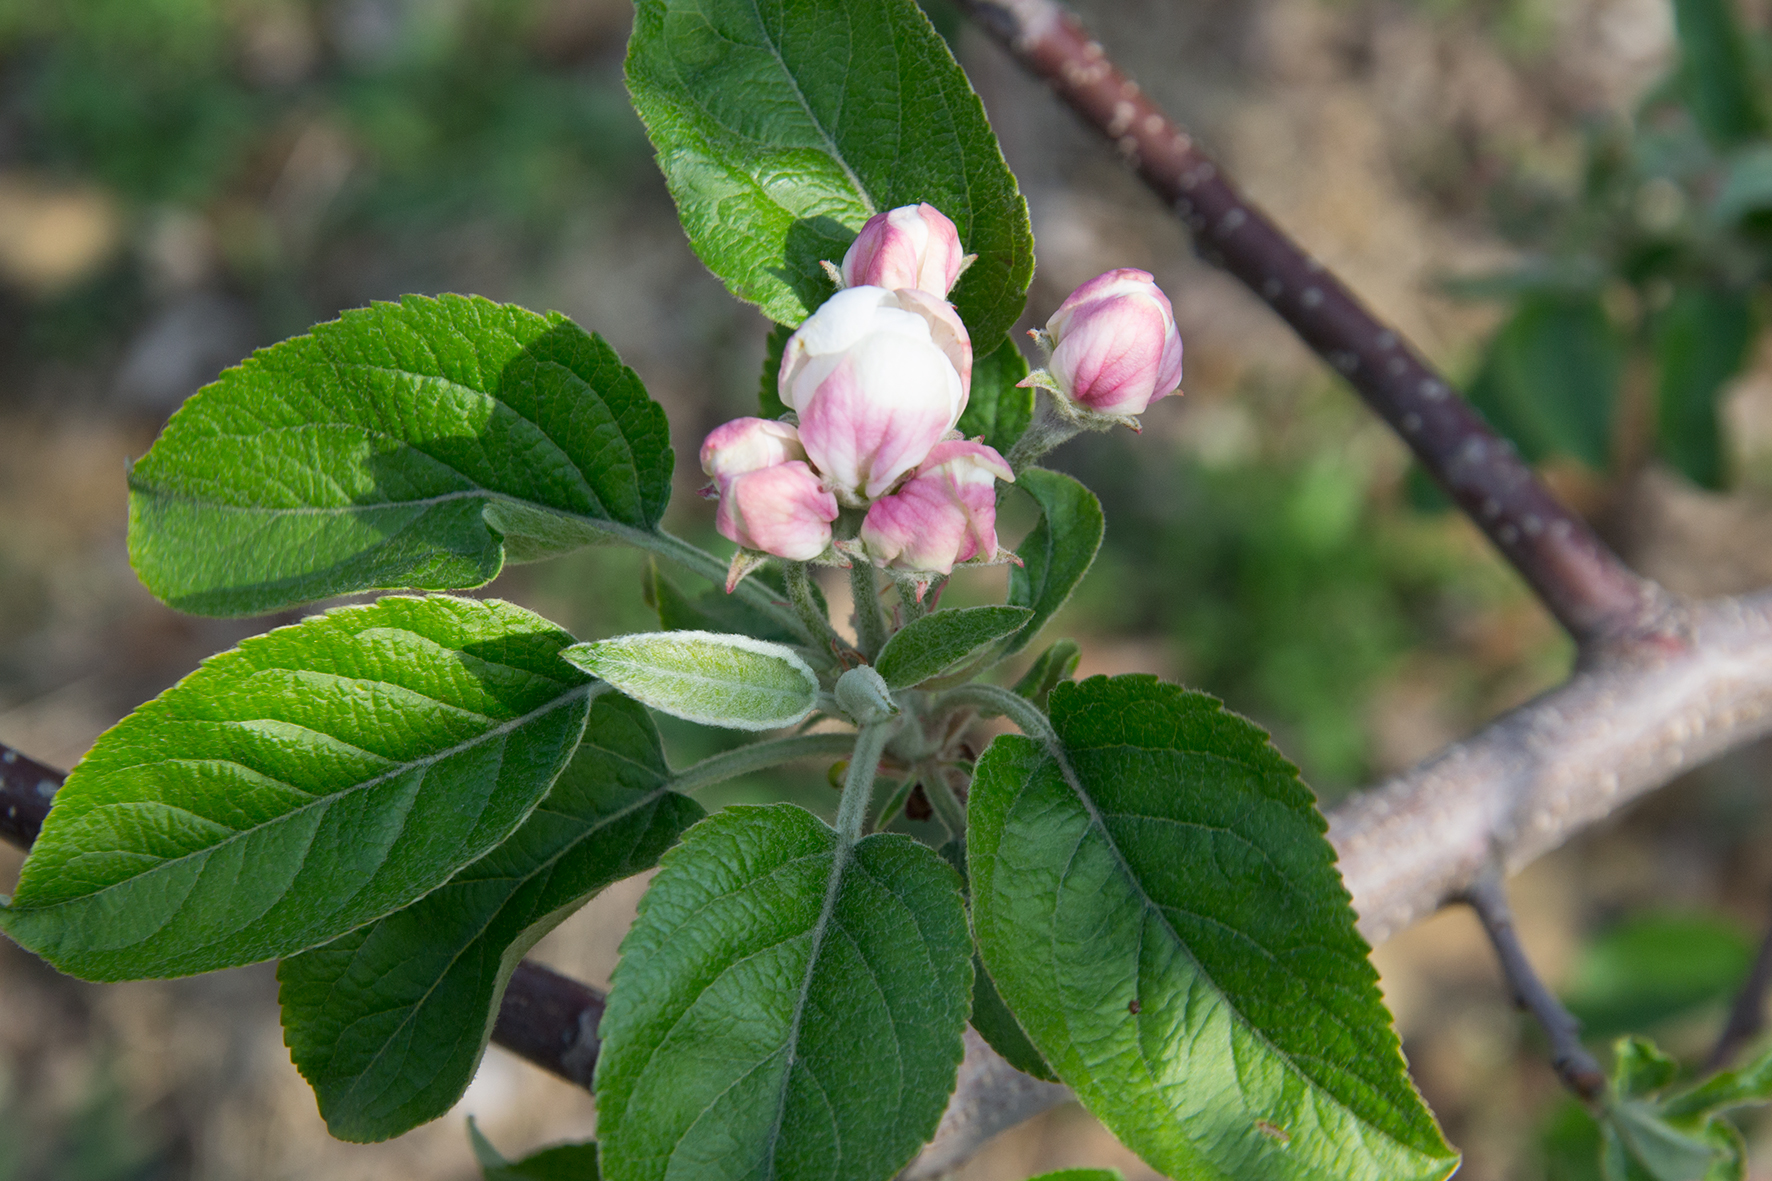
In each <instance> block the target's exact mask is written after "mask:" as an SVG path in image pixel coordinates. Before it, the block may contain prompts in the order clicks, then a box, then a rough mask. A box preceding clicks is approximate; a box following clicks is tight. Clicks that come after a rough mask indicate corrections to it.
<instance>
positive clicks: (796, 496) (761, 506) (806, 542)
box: [714, 460, 837, 562]
mask: <svg viewBox="0 0 1772 1181" xmlns="http://www.w3.org/2000/svg"><path fill="white" fill-rule="evenodd" d="M836 519H837V498H836V497H834V496H832V495H831V494H830V492H829V491H828V490H827V489H826V488H825V487H824V485H823V483H821V482H820V480H819V478H818V476H817V475H816V474H815V473H814V472H813V470H812V469H811V468H810V467H808V466H807V465H806V464H805V462H804V461H802V460H792V461H790V462H788V463H780V464H776V465H774V466H773V467H765V468H758V469H757V470H756V471H750V472H744V473H741V474H739V475H736V476H732V477H730V478H728V479H725V480H722V481H721V482H720V509H719V511H718V512H717V513H715V515H714V527H715V528H716V529H718V530H719V531H720V533H721V535H722V536H723V537H725V538H726V539H727V540H729V541H735V542H737V543H738V544H739V545H741V546H744V547H745V548H746V549H754V550H761V551H763V552H764V553H766V554H774V555H775V556H776V557H778V558H787V559H788V560H789V561H794V562H809V561H811V560H812V559H813V558H816V557H818V555H820V554H822V553H824V551H825V550H826V548H828V547H829V546H830V544H831V522H832V521H834V520H836Z"/></svg>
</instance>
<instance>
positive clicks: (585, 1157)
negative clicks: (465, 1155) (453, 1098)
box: [468, 1115, 602, 1181]
mask: <svg viewBox="0 0 1772 1181" xmlns="http://www.w3.org/2000/svg"><path fill="white" fill-rule="evenodd" d="M468 1139H469V1140H470V1141H471V1142H472V1144H473V1146H474V1159H475V1160H476V1161H478V1162H479V1164H480V1170H481V1175H482V1176H483V1177H484V1178H485V1181H600V1179H601V1177H602V1171H601V1170H600V1169H599V1168H598V1164H597V1142H596V1141H594V1140H592V1141H587V1142H586V1143H583V1144H555V1145H553V1146H552V1147H549V1148H543V1149H540V1150H539V1151H536V1152H532V1153H530V1154H529V1155H528V1156H526V1157H524V1158H523V1159H522V1160H516V1161H511V1160H506V1159H505V1158H504V1155H503V1154H502V1153H500V1152H499V1150H498V1149H496V1148H494V1147H493V1146H492V1141H490V1140H488V1139H487V1138H486V1137H485V1135H484V1134H482V1133H481V1131H480V1129H479V1127H477V1126H476V1125H475V1123H474V1117H473V1116H471V1115H470V1116H469V1117H468Z"/></svg>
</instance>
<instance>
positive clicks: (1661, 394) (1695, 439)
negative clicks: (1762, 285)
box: [1655, 287, 1754, 488]
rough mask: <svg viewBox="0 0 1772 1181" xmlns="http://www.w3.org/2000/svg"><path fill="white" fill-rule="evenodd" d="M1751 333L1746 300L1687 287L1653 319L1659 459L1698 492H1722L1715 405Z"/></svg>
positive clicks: (1750, 311) (1739, 294) (1739, 362)
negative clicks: (1664, 461) (1712, 490)
mask: <svg viewBox="0 0 1772 1181" xmlns="http://www.w3.org/2000/svg"><path fill="white" fill-rule="evenodd" d="M1753 333H1754V322H1753V306H1752V301H1751V299H1750V298H1749V296H1748V294H1747V293H1746V292H1735V291H1719V290H1716V289H1714V288H1709V287H1682V288H1680V289H1679V290H1678V291H1676V292H1675V294H1674V298H1673V302H1672V303H1671V304H1669V305H1668V306H1667V308H1666V309H1664V310H1663V311H1662V312H1661V314H1660V315H1659V316H1658V317H1657V318H1656V324H1655V360H1656V363H1657V365H1659V367H1660V370H1661V374H1660V382H1659V389H1658V393H1657V402H1656V409H1657V413H1658V417H1659V420H1660V426H1661V454H1662V455H1663V456H1664V457H1665V458H1666V459H1667V461H1668V462H1669V463H1671V464H1672V465H1673V466H1674V467H1675V468H1677V469H1679V471H1680V472H1681V473H1682V474H1683V475H1685V476H1686V478H1687V479H1689V480H1691V481H1692V482H1693V483H1695V484H1697V485H1699V486H1700V487H1703V488H1721V487H1722V486H1723V480H1724V476H1725V474H1726V473H1725V472H1724V469H1723V448H1722V440H1721V437H1720V431H1719V429H1718V425H1717V403H1718V399H1719V397H1720V396H1721V394H1722V392H1723V386H1724V384H1725V383H1726V382H1727V381H1728V380H1729V379H1730V378H1731V377H1734V376H1735V374H1736V373H1737V372H1738V371H1739V370H1740V368H1741V365H1742V362H1743V360H1745V358H1746V357H1747V349H1748V345H1749V344H1750V343H1751V342H1752V340H1753Z"/></svg>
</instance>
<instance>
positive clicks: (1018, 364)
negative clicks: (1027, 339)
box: [958, 338, 1034, 455]
mask: <svg viewBox="0 0 1772 1181" xmlns="http://www.w3.org/2000/svg"><path fill="white" fill-rule="evenodd" d="M975 356H976V359H975V360H974V361H973V363H972V393H971V395H970V397H968V398H967V400H966V412H965V413H964V414H962V415H960V422H959V425H958V429H959V432H960V433H961V434H962V435H964V436H966V437H967V438H968V439H972V438H977V437H978V436H980V435H982V436H983V437H984V441H985V443H986V444H987V445H989V446H991V447H994V448H996V449H997V451H998V452H999V453H1000V454H1002V455H1008V454H1009V451H1010V448H1012V447H1014V446H1015V441H1016V440H1017V439H1019V438H1021V435H1022V432H1023V431H1025V430H1027V429H1028V424H1029V423H1030V422H1032V421H1033V420H1034V390H1033V387H1032V386H1025V387H1024V386H1017V385H1016V384H1015V383H1016V382H1018V381H1020V380H1021V379H1022V378H1024V377H1026V376H1027V375H1028V363H1027V358H1025V357H1023V356H1022V355H1021V350H1020V349H1018V348H1016V347H1015V341H1014V339H1013V338H1006V339H1005V340H1004V341H1003V343H1002V344H1000V345H998V346H997V347H996V348H995V349H992V350H991V351H990V352H988V353H984V352H980V353H977V354H975Z"/></svg>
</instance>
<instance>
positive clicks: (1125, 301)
mask: <svg viewBox="0 0 1772 1181" xmlns="http://www.w3.org/2000/svg"><path fill="white" fill-rule="evenodd" d="M1045 343H1046V344H1047V346H1048V347H1049V348H1051V349H1052V360H1051V362H1050V365H1049V366H1048V372H1049V373H1050V375H1051V377H1052V380H1053V382H1054V383H1055V384H1056V385H1057V386H1058V388H1059V391H1060V392H1062V393H1063V394H1064V396H1065V397H1066V398H1068V399H1069V400H1070V402H1071V403H1072V405H1074V406H1077V407H1080V408H1082V409H1085V410H1091V411H1094V412H1096V413H1097V414H1112V415H1122V416H1129V415H1136V414H1142V413H1144V410H1145V408H1146V407H1147V406H1149V405H1150V404H1151V403H1152V402H1154V401H1156V400H1157V399H1158V398H1161V397H1164V396H1165V395H1167V394H1172V393H1174V392H1175V390H1176V388H1177V387H1178V386H1179V385H1180V384H1181V335H1180V333H1178V332H1177V331H1176V330H1175V311H1174V309H1173V308H1172V307H1171V306H1170V304H1169V297H1168V296H1166V295H1164V294H1163V292H1162V291H1161V290H1159V289H1158V287H1157V285H1156V283H1155V282H1153V281H1152V279H1151V276H1150V274H1149V272H1146V271H1140V270H1134V269H1132V268H1130V267H1123V268H1121V269H1120V270H1116V271H1109V272H1107V274H1105V275H1097V276H1096V277H1095V278H1093V279H1091V280H1089V282H1087V283H1085V284H1083V285H1082V286H1081V287H1079V288H1077V289H1076V290H1075V291H1073V292H1071V294H1070V296H1069V298H1067V299H1066V300H1065V301H1064V302H1063V303H1062V304H1060V305H1059V306H1058V310H1057V311H1056V312H1054V313H1052V318H1051V319H1050V320H1048V321H1046V342H1045Z"/></svg>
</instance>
